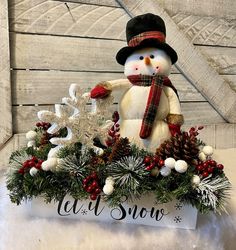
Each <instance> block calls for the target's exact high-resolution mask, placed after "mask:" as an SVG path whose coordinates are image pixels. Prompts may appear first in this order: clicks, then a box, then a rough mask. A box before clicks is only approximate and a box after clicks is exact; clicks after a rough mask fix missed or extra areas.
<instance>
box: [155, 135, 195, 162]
mask: <svg viewBox="0 0 236 250" xmlns="http://www.w3.org/2000/svg"><path fill="white" fill-rule="evenodd" d="M198 153H199V149H198V146H197V138H196V137H195V136H190V135H189V134H188V133H186V132H183V133H181V134H177V135H175V136H172V137H171V138H170V139H169V140H166V141H164V142H163V143H162V144H161V145H160V147H159V148H157V150H156V154H157V155H158V156H159V157H160V158H162V159H166V158H168V157H173V158H174V159H175V160H185V161H186V162H187V163H188V164H191V165H192V164H195V162H196V159H197V157H198Z"/></svg>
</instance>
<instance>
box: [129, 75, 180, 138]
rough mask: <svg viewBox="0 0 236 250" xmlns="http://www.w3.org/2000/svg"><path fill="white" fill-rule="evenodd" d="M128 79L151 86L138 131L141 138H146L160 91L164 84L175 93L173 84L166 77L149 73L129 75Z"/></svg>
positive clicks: (141, 84)
mask: <svg viewBox="0 0 236 250" xmlns="http://www.w3.org/2000/svg"><path fill="white" fill-rule="evenodd" d="M127 78H128V80H129V81H130V82H131V83H132V84H133V85H137V86H151V89H150V91H149V95H148V100H147V104H146V109H145V112H144V116H143V121H142V126H141V129H140V132H139V136H140V138H142V139H146V138H148V137H149V136H150V134H151V132H152V126H153V122H154V120H155V117H156V114H157V110H158V106H159V102H160V98H161V93H162V89H163V85H164V86H168V87H171V88H173V90H174V91H175V92H176V93H177V91H176V89H175V88H174V86H173V85H172V84H171V81H170V80H169V78H168V77H163V76H149V75H131V76H128V77H127Z"/></svg>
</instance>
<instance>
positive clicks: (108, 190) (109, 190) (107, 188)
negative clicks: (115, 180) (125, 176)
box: [103, 184, 114, 195]
mask: <svg viewBox="0 0 236 250" xmlns="http://www.w3.org/2000/svg"><path fill="white" fill-rule="evenodd" d="M103 192H104V194H106V195H111V194H112V193H113V192H114V187H113V186H112V185H111V184H106V185H105V186H104V187H103Z"/></svg>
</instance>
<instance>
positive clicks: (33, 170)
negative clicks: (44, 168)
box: [29, 167, 39, 176]
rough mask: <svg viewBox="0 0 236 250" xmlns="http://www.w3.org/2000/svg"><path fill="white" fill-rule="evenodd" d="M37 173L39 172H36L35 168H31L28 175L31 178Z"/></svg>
mask: <svg viewBox="0 0 236 250" xmlns="http://www.w3.org/2000/svg"><path fill="white" fill-rule="evenodd" d="M38 171H39V170H38V169H37V168H35V167H32V168H31V169H30V171H29V173H30V175H31V176H35V175H36V174H37V173H38Z"/></svg>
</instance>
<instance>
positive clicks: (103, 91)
mask: <svg viewBox="0 0 236 250" xmlns="http://www.w3.org/2000/svg"><path fill="white" fill-rule="evenodd" d="M111 91H112V89H111V84H110V83H109V82H101V83H99V84H98V85H96V86H95V87H94V88H93V89H92V90H91V92H90V96H91V98H93V99H98V98H101V99H103V98H106V97H108V96H109V95H110V94H111Z"/></svg>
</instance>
